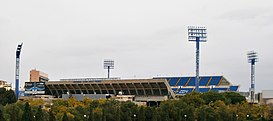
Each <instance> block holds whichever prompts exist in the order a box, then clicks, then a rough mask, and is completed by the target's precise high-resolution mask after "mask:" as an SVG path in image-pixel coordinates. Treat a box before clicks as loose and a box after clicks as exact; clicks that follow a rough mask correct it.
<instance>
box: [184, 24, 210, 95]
mask: <svg viewBox="0 0 273 121" xmlns="http://www.w3.org/2000/svg"><path fill="white" fill-rule="evenodd" d="M188 40H189V41H194V42H196V77H195V86H196V87H195V92H199V53H200V51H199V43H200V42H207V29H206V27H201V26H188Z"/></svg>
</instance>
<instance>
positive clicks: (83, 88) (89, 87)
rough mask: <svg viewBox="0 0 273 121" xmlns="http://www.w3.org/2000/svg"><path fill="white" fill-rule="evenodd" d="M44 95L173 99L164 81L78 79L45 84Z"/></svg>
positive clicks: (173, 95) (154, 99)
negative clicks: (104, 95) (128, 96)
mask: <svg viewBox="0 0 273 121" xmlns="http://www.w3.org/2000/svg"><path fill="white" fill-rule="evenodd" d="M45 87H46V88H45V89H46V90H45V94H46V95H53V96H54V97H57V98H60V97H62V96H63V95H67V94H71V95H73V94H80V95H84V94H97V95H101V94H110V95H114V96H116V95H134V98H135V99H134V100H136V101H148V100H150V101H163V100H167V99H169V98H175V94H174V92H173V91H172V89H171V87H170V85H169V84H168V82H167V81H166V80H165V79H111V78H110V79H104V78H79V79H61V80H60V81H48V82H45Z"/></svg>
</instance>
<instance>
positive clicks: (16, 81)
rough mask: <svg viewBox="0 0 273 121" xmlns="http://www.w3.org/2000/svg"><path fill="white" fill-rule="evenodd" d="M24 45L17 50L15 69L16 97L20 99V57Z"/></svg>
mask: <svg viewBox="0 0 273 121" xmlns="http://www.w3.org/2000/svg"><path fill="white" fill-rule="evenodd" d="M22 47H23V43H21V44H20V45H18V46H17V49H16V68H15V96H16V99H18V98H19V70H20V55H21V49H22Z"/></svg>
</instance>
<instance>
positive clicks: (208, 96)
mask: <svg viewBox="0 0 273 121" xmlns="http://www.w3.org/2000/svg"><path fill="white" fill-rule="evenodd" d="M202 98H203V100H204V101H205V104H210V103H212V102H215V101H217V100H222V101H224V102H226V97H225V96H224V95H223V94H222V93H218V92H215V91H211V92H206V93H203V95H202Z"/></svg>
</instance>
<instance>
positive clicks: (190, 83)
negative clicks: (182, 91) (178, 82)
mask: <svg viewBox="0 0 273 121" xmlns="http://www.w3.org/2000/svg"><path fill="white" fill-rule="evenodd" d="M186 86H195V77H191V79H190V81H189V83H188V85H186Z"/></svg>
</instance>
